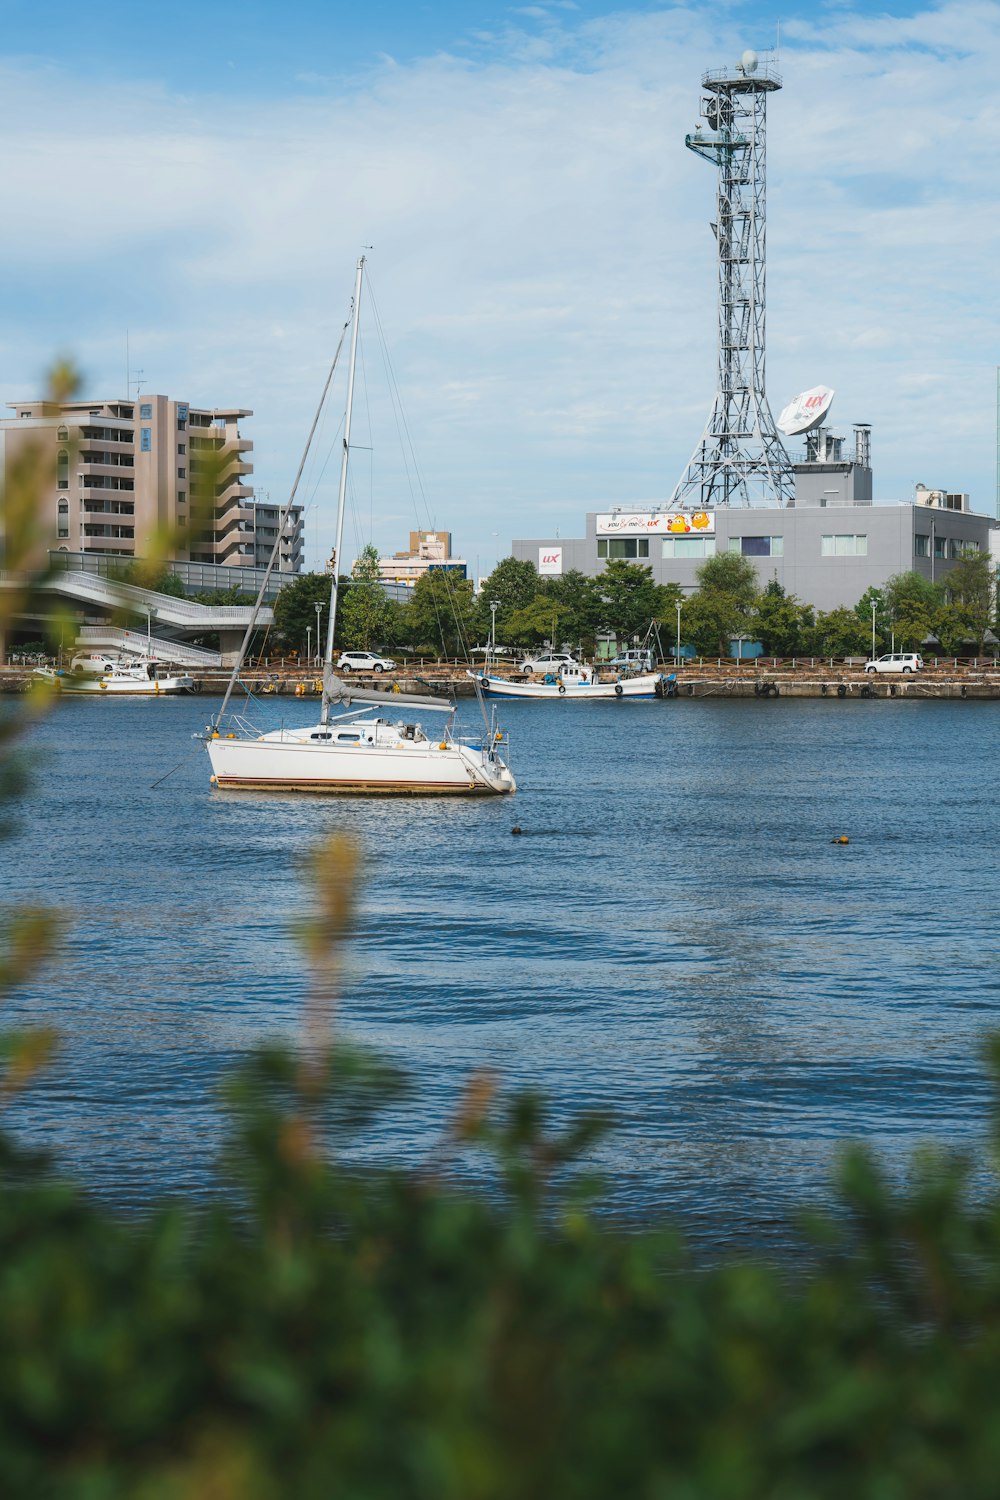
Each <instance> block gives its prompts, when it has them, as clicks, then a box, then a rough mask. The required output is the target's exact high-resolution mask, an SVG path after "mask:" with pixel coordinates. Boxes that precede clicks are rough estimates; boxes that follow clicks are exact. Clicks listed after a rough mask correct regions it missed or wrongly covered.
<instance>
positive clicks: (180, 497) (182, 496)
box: [177, 490, 187, 505]
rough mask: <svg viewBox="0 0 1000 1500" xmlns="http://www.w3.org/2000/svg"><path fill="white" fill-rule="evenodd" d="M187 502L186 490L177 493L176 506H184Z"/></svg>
mask: <svg viewBox="0 0 1000 1500" xmlns="http://www.w3.org/2000/svg"><path fill="white" fill-rule="evenodd" d="M186 501H187V490H178V491H177V504H178V505H184V504H185V503H186Z"/></svg>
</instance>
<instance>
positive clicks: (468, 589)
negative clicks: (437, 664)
mask: <svg viewBox="0 0 1000 1500" xmlns="http://www.w3.org/2000/svg"><path fill="white" fill-rule="evenodd" d="M476 624H477V616H476V599H475V595H474V594H473V591H472V583H471V581H470V580H469V579H468V578H459V577H458V576H457V575H456V574H455V573H449V572H445V571H444V570H443V569H441V570H433V571H431V572H428V573H424V574H423V576H422V577H421V578H418V579H417V581H416V583H415V584H414V586H413V591H412V594H411V596H410V599H409V600H408V602H407V604H406V606H405V608H404V610H403V625H404V628H405V630H406V633H407V635H408V636H409V640H410V643H411V644H412V645H414V646H425V647H429V648H430V649H431V650H433V651H434V652H435V653H438V652H440V654H441V655H442V656H447V657H461V658H465V657H467V656H468V654H469V650H470V647H471V645H472V635H473V634H474V633H475V629H476Z"/></svg>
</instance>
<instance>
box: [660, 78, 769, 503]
mask: <svg viewBox="0 0 1000 1500" xmlns="http://www.w3.org/2000/svg"><path fill="white" fill-rule="evenodd" d="M701 85H702V89H703V95H702V101H701V117H702V119H704V120H705V122H706V124H707V126H708V132H707V133H706V132H705V131H704V130H701V129H699V130H697V131H695V132H694V134H692V135H688V136H685V137H684V144H685V146H687V147H688V149H689V150H691V151H693V152H694V153H695V154H696V155H697V156H701V157H703V158H704V160H705V161H709V162H712V163H713V165H714V166H715V167H716V168H717V171H718V177H717V184H716V195H715V201H716V209H715V222H714V224H713V225H712V229H713V231H714V234H715V245H716V257H717V265H718V269H717V275H718V288H719V296H718V330H717V340H718V375H717V379H716V388H715V399H714V401H713V403H712V410H711V413H710V414H709V418H708V422H707V423H706V426H705V430H704V432H703V433H702V435H701V439H700V441H699V443H698V446H697V447H696V448H695V450H694V453H693V454H692V455H691V458H690V460H689V461H688V465H687V468H686V469H685V470H684V473H683V474H682V475H681V477H680V479H679V480H678V481H677V485H676V487H675V489H674V492H673V495H672V497H671V501H670V504H671V506H672V507H676V508H681V507H683V506H684V505H685V504H691V505H694V506H696V507H697V508H698V509H700V510H701V509H706V508H708V507H711V506H713V505H732V504H744V505H750V504H753V503H754V502H755V501H756V502H760V503H768V502H770V503H772V504H773V503H775V502H777V504H779V505H790V504H791V503H792V501H793V500H794V498H795V483H794V477H793V472H792V466H791V463H790V461H789V458H788V454H787V453H786V452H785V448H784V444H783V443H782V441H781V438H780V437H779V435H778V431H777V428H776V427H775V425H774V418H773V417H772V415H771V410H770V407H769V406H768V404H767V395H766V394H765V390H764V313H765V297H764V222H765V195H764V185H765V180H766V171H765V162H766V156H765V125H766V115H767V96H768V94H771V93H775V92H776V91H777V90H778V89H780V88H781V78H780V77H779V75H778V72H777V69H776V67H775V65H774V64H773V63H772V62H770V61H761V59H760V58H759V57H758V56H757V54H756V52H752V51H751V50H750V49H749V48H748V49H747V51H745V52H744V53H743V55H742V56H741V58H740V60H739V62H738V63H736V64H735V65H734V66H733V67H732V68H724V69H722V70H720V71H716V72H711V73H705V74H704V76H703V77H702V80H701Z"/></svg>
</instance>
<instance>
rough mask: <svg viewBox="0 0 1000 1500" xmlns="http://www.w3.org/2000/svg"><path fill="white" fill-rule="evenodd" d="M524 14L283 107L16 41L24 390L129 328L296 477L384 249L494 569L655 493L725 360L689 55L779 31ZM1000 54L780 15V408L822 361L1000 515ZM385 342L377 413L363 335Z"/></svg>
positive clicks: (708, 187) (772, 166)
mask: <svg viewBox="0 0 1000 1500" xmlns="http://www.w3.org/2000/svg"><path fill="white" fill-rule="evenodd" d="M534 10H539V11H544V12H545V15H544V16H543V17H541V18H539V19H540V22H541V24H539V25H535V24H534V20H533V18H532V17H531V16H530V15H528V14H526V13H523V14H522V16H521V18H520V21H519V22H517V23H515V22H514V21H513V19H512V21H511V25H510V30H509V31H508V32H506V33H504V34H503V35H502V36H501V35H498V34H496V33H493V34H491V35H490V36H488V37H486V36H483V37H480V38H478V39H474V46H473V48H472V49H471V50H470V53H469V55H468V56H465V57H462V58H459V57H457V56H443V55H442V56H437V57H434V58H430V59H427V60H425V61H422V62H420V63H417V64H403V63H400V62H399V61H398V60H397V61H395V62H393V61H390V60H385V62H384V63H383V64H382V65H381V66H380V67H379V68H378V69H377V70H376V71H374V72H373V73H372V74H370V75H369V76H366V77H364V78H358V79H356V80H354V81H353V82H352V84H351V86H350V87H346V86H341V87H339V88H335V87H334V86H333V85H332V84H328V83H324V79H323V76H322V74H321V73H312V72H309V74H308V79H307V83H308V88H309V90H310V92H309V93H308V94H306V93H304V92H302V93H300V94H298V95H297V96H296V97H294V98H289V99H287V100H284V101H281V100H278V101H275V100H273V99H271V100H267V99H265V100H259V99H248V100H246V101H245V102H234V100H233V98H232V97H231V96H230V97H226V98H225V99H222V98H218V99H215V98H211V97H204V96H203V97H177V96H173V95H171V94H169V93H168V92H166V91H165V90H162V89H149V88H145V87H143V88H139V87H138V86H124V85H123V86H119V87H113V86H109V84H108V83H107V81H106V80H105V81H104V82H102V84H101V86H100V88H97V87H93V86H91V85H89V84H88V82H87V81H86V80H85V79H83V78H78V77H75V76H73V74H72V73H68V72H59V71H57V70H54V69H52V68H39V67H29V66H27V65H24V64H20V63H16V62H13V61H9V62H8V63H7V64H6V65H5V66H4V67H3V68H2V69H0V101H2V102H0V125H2V128H3V131H4V137H5V140H6V141H7V142H8V150H7V151H6V153H5V157H4V161H3V165H2V167H0V180H2V188H3V195H4V203H5V216H4V218H5V227H4V235H3V238H2V241H0V269H2V273H3V274H2V278H0V285H2V287H3V290H2V293H0V296H2V299H3V305H2V311H3V317H2V319H0V328H2V330H3V332H2V335H0V348H2V351H3V361H2V366H0V368H2V370H3V380H2V385H3V391H2V395H3V399H5V400H8V399H9V400H13V399H16V398H17V397H19V396H23V395H25V394H26V393H28V392H30V390H32V389H33V388H35V387H36V385H37V381H38V378H39V374H40V371H41V369H42V368H43V366H44V363H45V360H46V358H47V357H48V355H49V354H50V353H55V352H56V351H59V350H63V349H67V348H69V349H74V350H76V352H77V354H78V356H79V358H80V359H81V362H82V363H83V365H84V367H85V369H86V370H87V371H88V373H89V376H90V383H89V386H88V389H90V390H91V391H93V392H94V393H95V394H96V393H98V392H99V391H106V392H108V393H112V392H114V393H117V392H118V391H119V390H120V389H121V386H122V384H123V379H124V338H125V329H126V327H127V328H129V330H130V340H131V347H132V351H133V362H134V364H136V365H141V366H142V367H143V368H144V369H145V372H146V379H147V381H149V382H150V385H151V387H152V388H157V389H165V390H169V391H171V392H172V393H174V394H177V395H179V396H185V397H187V398H188V399H190V400H192V401H195V402H205V403H211V402H219V403H228V402H239V403H240V404H244V405H247V406H252V407H253V408H254V410H255V412H256V416H255V418H254V420H253V421H252V423H250V424H248V431H249V432H250V435H251V436H253V437H254V439H255V445H256V446H255V462H256V466H257V480H258V483H259V484H260V485H261V487H262V488H266V489H269V490H270V491H271V493H272V494H280V493H281V492H282V491H283V489H284V488H285V487H286V486H287V483H288V482H289V479H290V476H291V475H292V474H293V473H294V469H295V465H296V462H297V457H298V451H297V450H298V445H299V443H300V441H301V439H302V437H303V435H304V433H305V430H306V428H307V425H308V421H309V418H310V417H311V413H312V409H313V406H314V403H315V399H316V396H317V394H318V391H319V389H320V386H321V383H322V379H323V376H324V374H325V368H326V365H327V363H328V361H329V358H330V354H331V351H332V349H333V346H334V343H335V341H336V337H337V335H338V333H339V328H340V325H341V323H342V321H343V317H344V315H345V313H346V307H347V301H348V297H349V291H350V284H351V279H352V268H353V263H354V260H355V258H356V255H357V253H358V250H359V248H360V246H361V245H363V244H372V245H374V247H375V249H374V251H373V252H372V255H371V269H372V275H373V281H374V287H375V291H376V294H377V297H378V305H379V310H380V312H381V316H382V318H383V321H384V323H385V327H386V331H387V334H388V337H389V341H390V347H391V352H392V356H393V361H394V365H395V369H396V371H397V374H398V376H399V381H400V386H401V390H402V393H403V399H404V402H405V406H406V411H407V417H408V422H409V426H410V430H411V432H412V434H413V437H414V442H415V446H416V451H417V456H418V459H419V461H420V466H421V470H422V473H423V475H424V479H425V482H426V485H427V494H428V503H429V505H430V507H431V509H432V510H433V512H434V514H435V516H436V518H437V521H438V523H439V524H442V525H443V524H450V526H451V529H452V530H453V532H454V533H455V539H456V542H457V543H458V544H459V545H460V546H461V547H462V548H463V549H464V550H465V552H466V553H467V554H468V555H470V556H471V557H472V558H473V560H474V559H475V556H476V554H477V553H478V554H479V555H480V561H481V564H482V565H484V566H485V565H487V564H488V563H489V562H491V561H492V558H493V556H494V555H496V551H497V547H498V546H499V548H500V551H501V552H503V551H506V549H507V547H508V545H509V541H510V539H511V537H512V536H513V535H534V534H543V533H548V532H551V531H552V530H554V528H555V527H556V526H559V527H560V529H561V530H562V532H563V534H564V535H566V534H571V533H572V532H574V531H575V530H577V529H578V527H579V525H580V524H581V523H582V515H583V511H584V510H585V509H587V508H589V507H592V506H594V505H596V504H599V503H606V502H607V501H608V500H611V499H620V500H622V501H625V502H637V501H639V500H643V499H647V500H655V499H662V498H663V497H664V496H665V495H666V494H667V493H669V490H670V488H671V487H672V485H673V482H674V480H675V479H676V477H677V474H678V473H679V471H680V469H681V468H682V466H683V464H684V462H685V460H686V458H687V456H688V453H689V452H690V450H691V449H692V447H693V446H694V443H695V441H696V439H697V437H698V435H699V433H700V429H701V424H702V422H703V420H704V416H705V412H706V411H707V408H708V405H709V402H710V398H711V393H712V389H713V380H714V361H715V273H714V263H713V243H712V239H711V233H710V230H709V228H708V222H709V220H710V219H711V217H712V210H713V188H714V183H713V175H712V172H711V171H710V169H709V168H708V167H706V166H705V165H704V163H702V162H699V161H697V160H696V159H695V158H694V156H693V155H691V153H689V152H686V151H685V149H684V145H683V138H684V134H685V132H686V131H688V130H690V129H691V128H692V127H693V125H694V124H695V121H696V116H697V110H698V100H699V82H700V75H701V72H702V71H703V70H704V69H705V68H706V67H713V66H719V65H723V64H725V63H726V62H727V61H729V60H731V59H732V58H734V57H736V56H738V55H739V52H740V51H741V50H742V48H743V46H744V45H745V44H746V42H747V41H751V42H756V41H758V40H760V41H763V40H765V39H764V38H754V37H751V38H746V37H744V36H742V35H741V34H740V32H739V31H738V29H737V27H738V17H734V16H730V15H729V14H728V12H727V11H726V10H724V9H722V8H720V9H718V10H705V9H702V8H699V9H697V10H694V9H683V8H680V7H678V8H674V9H671V10H667V11H661V12H655V13H652V14H643V15H632V14H625V13H623V14H620V15H609V16H605V17H603V18H601V19H599V20H597V21H593V20H592V21H580V20H579V18H578V17H576V16H574V15H572V13H571V10H570V7H569V6H566V5H564V6H559V7H556V6H545V7H542V6H539V7H526V8H524V11H525V12H527V11H534ZM557 10H559V11H561V12H562V15H561V16H557V15H556V11H557ZM302 61H303V64H304V65H307V67H308V66H309V65H311V64H312V63H313V61H314V60H313V59H308V58H303V59H302ZM998 63H1000V19H998V12H997V10H996V8H994V7H993V6H986V5H980V4H966V3H956V4H945V5H942V6H939V7H936V8H934V9H929V10H927V11H926V12H922V13H921V14H919V15H916V16H912V17H910V18H904V19H899V20H895V19H890V18H871V17H867V18H866V17H858V16H854V15H852V14H850V13H849V12H836V13H834V14H832V15H830V16H829V17H827V18H824V19H821V20H816V19H815V18H814V17H813V18H810V19H809V20H808V21H806V20H795V21H792V22H783V56H782V71H783V75H784V84H785V86H784V89H783V91H782V92H781V93H780V94H778V95H776V96H774V97H773V99H772V101H771V104H770V109H769V164H768V167H769V189H768V191H769V200H768V250H769V264H768V295H769V309H768V333H769V353H768V377H769V381H768V383H769V392H770V395H771V401H772V406H773V407H774V408H775V409H777V408H778V407H779V406H781V405H782V404H784V402H785V401H786V400H787V399H788V398H789V397H790V396H791V395H792V394H793V393H794V392H795V391H796V390H799V389H802V388H804V387H806V386H809V385H811V384H814V383H815V382H816V381H817V380H823V381H826V382H828V383H830V384H831V385H833V386H835V387H836V389H837V392H838V395H837V400H836V403H835V408H834V416H835V418H839V420H840V422H841V424H847V423H849V422H850V421H851V420H852V419H855V418H856V419H858V420H862V419H863V420H868V421H871V422H872V423H873V435H872V440H873V454H874V459H875V465H876V493H877V494H880V495H882V496H885V497H888V496H891V495H896V496H904V495H907V494H909V492H910V490H911V488H912V484H913V483H914V482H915V480H917V479H923V480H924V482H926V483H928V484H945V485H947V486H948V487H949V488H952V487H954V488H959V489H968V490H970V491H971V492H972V494H973V496H974V500H975V502H976V503H977V506H978V508H980V509H983V510H989V509H992V504H993V474H994V429H993V421H994V410H995V408H994V401H995V385H994V365H995V363H996V361H997V358H998V355H997V349H996V342H995V314H994V311H993V309H994V308H995V306H996V300H997V297H996V294H997V280H998V272H997V265H996V254H995V246H996V243H997V237H998V229H1000V222H998V219H1000V214H998V209H997V205H996V198H995V195H994V194H993V193H992V191H990V190H988V188H987V187H986V186H984V184H989V183H991V181H992V178H993V172H994V168H993V154H994V142H995V140H996V138H997V126H998V124H1000V121H998V118H997V116H998V113H1000V108H998V104H997V102H996V94H995V91H994V88H993V83H994V79H995V77H996V75H997V67H998ZM305 77H306V68H304V69H303V78H305ZM320 89H321V90H323V92H322V93H320V92H317V90H320ZM365 362H366V367H367V370H368V372H369V373H370V374H371V375H372V376H373V379H372V381H371V387H372V395H371V397H370V404H371V406H372V409H373V414H374V418H375V421H374V422H373V425H375V426H377V418H378V416H379V414H380V412H381V409H382V408H384V407H385V405H386V401H385V398H384V397H383V396H380V395H378V393H377V390H376V382H375V380H374V374H375V372H376V368H377V366H378V365H379V363H380V356H379V354H378V350H377V347H376V344H375V342H374V340H373V338H372V336H371V335H369V336H368V337H367V338H366V342H365ZM375 436H376V439H378V436H379V435H378V433H376V435H375ZM392 441H393V440H392V439H389V440H388V443H386V441H384V440H382V441H378V442H377V452H376V454H375V455H374V456H373V459H372V461H371V465H370V467H371V473H372V480H371V486H372V488H371V493H370V495H369V496H368V497H367V498H365V499H364V500H363V501H362V500H361V499H360V498H359V501H358V509H359V513H362V514H364V515H365V516H367V514H368V510H369V507H370V508H371V511H372V514H373V516H374V518H375V522H374V524H375V537H376V540H377V541H378V543H379V544H380V545H382V546H383V547H385V548H389V549H394V548H395V547H397V546H399V545H400V544H401V541H402V540H403V538H402V537H401V535H400V522H399V517H400V516H401V515H402V516H403V517H405V518H406V520H407V523H408V521H409V517H408V516H407V510H408V507H409V504H410V502H409V491H408V487H407V484H406V481H405V479H404V478H403V477H402V471H401V466H400V463H399V461H398V460H397V459H395V458H394V457H393V456H392V453H391V451H390V450H391V448H392ZM333 487H334V479H333V477H332V476H331V475H330V474H329V471H328V472H327V474H326V475H325V476H324V480H323V485H322V486H321V493H322V494H325V493H327V492H328V491H329V490H332V488H333ZM390 516H392V517H395V518H396V519H395V520H394V521H393V522H392V525H391V527H390V525H389V523H388V518H389V517H390ZM381 517H386V518H387V519H386V521H384V522H383V521H382V520H381V519H380V518H381ZM413 520H414V523H415V521H416V517H414V518H413ZM358 525H359V539H360V540H364V539H365V538H364V536H361V535H360V530H362V529H363V526H364V523H363V522H361V521H359V523H358ZM402 529H404V530H405V529H407V526H406V525H404V526H403V528H402ZM495 532H499V536H498V537H497V538H494V533H495ZM325 538H326V533H324V532H323V531H320V532H319V541H318V545H319V547H320V549H321V550H326V547H327V543H326V539H325Z"/></svg>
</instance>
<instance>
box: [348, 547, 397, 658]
mask: <svg viewBox="0 0 1000 1500" xmlns="http://www.w3.org/2000/svg"><path fill="white" fill-rule="evenodd" d="M338 611H339V616H340V621H339V624H338V628H337V636H338V644H339V645H340V647H341V649H342V650H349V651H372V650H376V649H384V648H385V647H386V646H387V645H388V644H389V634H390V631H391V625H392V610H391V609H390V607H389V600H388V599H387V598H386V593H385V589H384V588H383V587H382V578H381V573H380V572H379V555H378V549H377V548H376V547H374V546H373V545H372V544H371V542H368V543H367V544H366V545H365V547H364V548H363V549H362V552H361V556H360V557H359V558H358V559H357V560H356V562H355V564H354V566H353V568H352V569H351V582H350V585H349V586H348V587H347V588H345V589H344V590H343V592H342V593H341V596H340V600H339V603H338Z"/></svg>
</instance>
